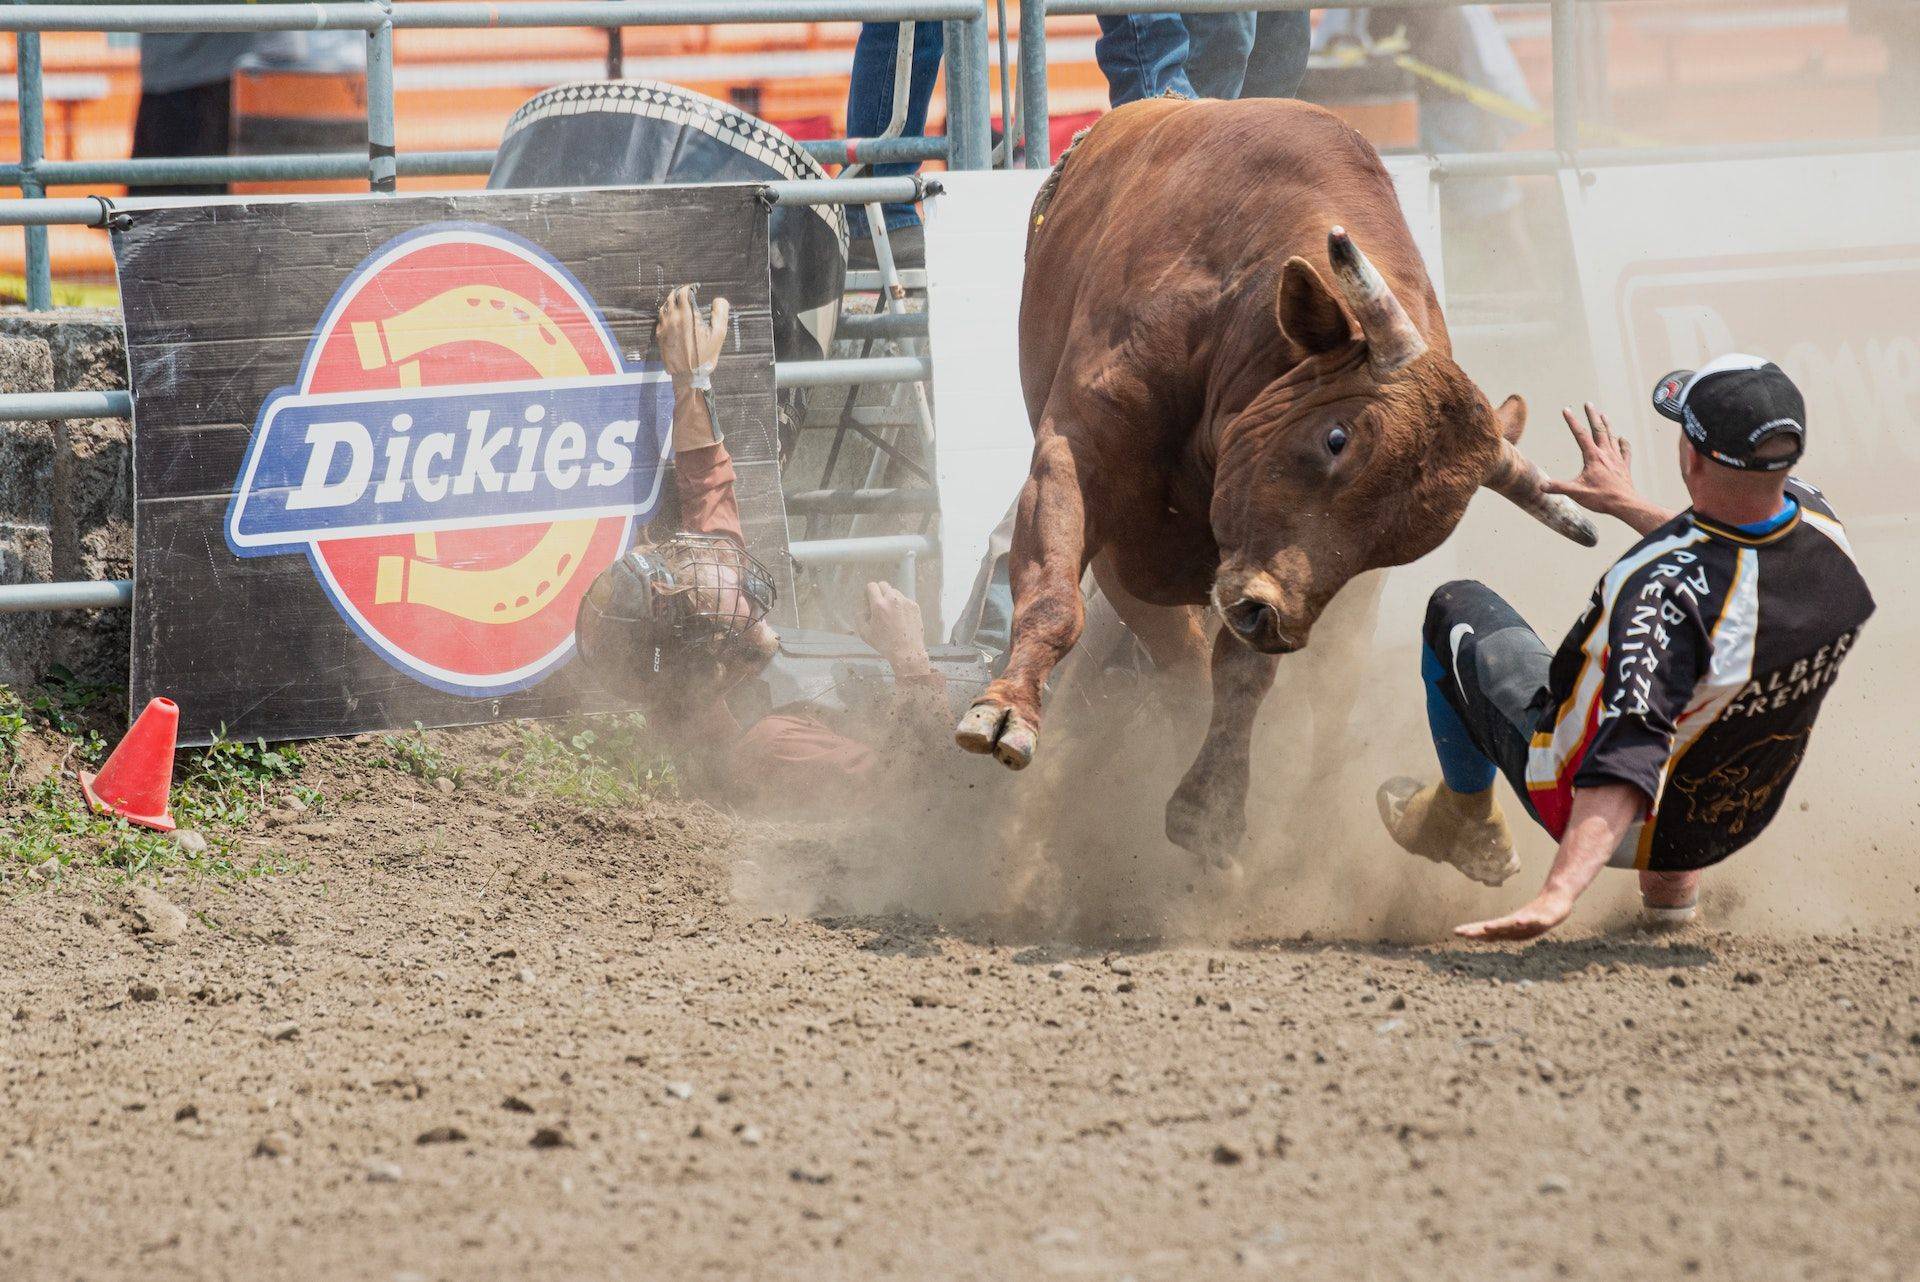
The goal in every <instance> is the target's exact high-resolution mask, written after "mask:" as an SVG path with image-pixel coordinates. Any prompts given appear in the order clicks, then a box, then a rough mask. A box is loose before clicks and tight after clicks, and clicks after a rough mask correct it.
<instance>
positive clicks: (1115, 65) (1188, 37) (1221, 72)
mask: <svg viewBox="0 0 1920 1282" xmlns="http://www.w3.org/2000/svg"><path fill="white" fill-rule="evenodd" d="M1312 39H1313V22H1312V19H1311V18H1309V17H1308V15H1307V14H1306V13H1305V12H1304V11H1303V12H1292V13H1185V14H1182V13H1135V14H1126V15H1119V16H1113V17H1105V18H1101V19H1100V39H1099V41H1098V42H1097V43H1096V44H1095V45H1094V47H1093V55H1094V57H1095V58H1096V59H1097V60H1098V61H1099V63H1100V70H1101V72H1102V73H1103V74H1105V76H1106V77H1107V94H1108V97H1109V98H1110V99H1111V100H1112V102H1113V105H1114V106H1116V107H1119V106H1122V105H1124V104H1126V103H1129V102H1133V101H1134V100H1135V99H1138V98H1158V97H1160V96H1161V95H1162V94H1165V93H1176V94H1179V95H1180V96H1181V97H1183V98H1291V97H1292V96H1293V95H1294V93H1295V92H1296V91H1297V90H1298V89H1299V88H1300V80H1301V77H1303V76H1304V75H1306V72H1307V48H1308V45H1309V44H1310V43H1311V42H1312Z"/></svg>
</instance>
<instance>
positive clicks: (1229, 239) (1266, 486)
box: [956, 99, 1594, 860]
mask: <svg viewBox="0 0 1920 1282" xmlns="http://www.w3.org/2000/svg"><path fill="white" fill-rule="evenodd" d="M1363 245H1364V246H1365V247H1366V251H1365V253H1362V252H1361V249H1360V248H1359V247H1360V246H1363ZM1450 352H1451V349H1450V346H1449V343H1448V339H1447V328H1446V323H1445V321H1444V320H1443V319H1442V317H1441V315H1440V307H1439V303H1438V300H1437V299H1436V298H1435V297H1434V292H1433V286H1432V285H1431V283H1429V281H1428V279H1427V275H1426V271H1425V269H1424V267H1423V266H1422V265H1421V261H1420V254H1419V251H1418V250H1417V249H1415V247H1414V244H1413V238H1412V236H1411V235H1410V234H1409V232H1408V231H1407V226H1406V223H1405V221H1404V220H1403V219H1402V217H1401V215H1400V206H1399V202H1398V200H1397V198H1396V196H1395V194H1394V190H1393V184H1392V182H1391V180H1390V179H1389V178H1388V176H1387V173H1386V170H1385V169H1384V168H1383V167H1382V166H1381V163H1380V158H1379V156H1378V155H1377V154H1376V153H1375V152H1374V150H1373V148H1372V147H1371V146H1369V145H1368V144H1367V142H1366V140H1365V139H1363V138H1361V137H1360V136H1359V135H1358V134H1356V133H1355V132H1354V131H1353V130H1351V129H1349V128H1348V127H1347V126H1346V125H1345V124H1343V123H1342V122H1341V121H1340V119H1339V118H1338V117H1336V116H1334V115H1332V114H1330V113H1328V112H1326V111H1322V110H1320V109H1319V108H1317V107H1313V106H1309V105H1307V104H1304V103H1298V102H1290V101H1282V100H1275V99H1251V100H1247V101H1243V102H1213V101H1206V102H1184V101H1179V100H1174V99H1158V100H1154V101H1148V102H1139V103H1134V104H1132V105H1130V106H1128V107H1126V108H1124V109H1122V110H1119V111H1116V112H1114V113H1112V114H1111V115H1109V116H1107V117H1105V118H1104V119H1103V120H1101V121H1100V123H1099V124H1097V125H1095V126H1094V127H1093V129H1092V130H1091V131H1090V132H1089V133H1088V134H1087V135H1086V136H1085V137H1084V138H1083V139H1082V140H1081V141H1080V142H1079V143H1078V145H1077V146H1075V147H1074V148H1073V149H1072V151H1071V153H1070V155H1069V156H1068V157H1067V158H1066V159H1064V160H1063V161H1062V162H1061V165H1060V168H1059V170H1058V171H1057V172H1056V174H1055V176H1054V179H1053V182H1052V183H1051V184H1050V190H1048V191H1045V192H1043V193H1042V195H1041V198H1040V200H1039V201H1037V202H1036V204H1035V211H1034V215H1033V219H1032V223H1031V226H1030V227H1029V229H1028V236H1027V266H1026V286H1025V290H1024V293H1023V296H1022V298H1021V302H1020V375H1021V382H1022V386H1023V390H1024V392H1025V395H1026V401H1027V411H1028V414H1029V415H1030V417H1031V418H1032V420H1033V432H1034V451H1033V464H1032V470H1031V474H1030V475H1029V477H1028V479H1027V482H1026V485H1025V487H1024V489H1023V490H1022V491H1021V495H1020V505H1019V514H1018V518H1017V522H1018V523H1017V525H1016V528H1015V532H1014V539H1013V548H1012V567H1011V568H1012V578H1013V593H1014V620H1013V647H1012V652H1011V655H1010V657H1009V661H1008V664H1007V669H1006V672H1005V674H1004V675H1003V676H1002V677H1001V678H1000V679H999V680H997V681H995V682H994V683H993V684H992V685H990V686H989V687H988V688H987V689H986V691H985V692H984V693H983V694H982V695H981V697H980V698H979V699H978V700H977V701H976V702H975V704H974V706H973V708H972V709H971V710H970V711H969V712H968V713H967V715H966V716H965V717H964V718H963V719H962V720H961V722H960V726H959V728H958V730H957V731H956V738H957V739H958V741H959V743H960V745H961V746H962V747H964V748H966V749H968V750H969V751H972V752H983V753H984V752H991V753H993V754H994V755H995V756H996V757H998V758H999V759H1000V760H1001V761H1002V762H1004V763H1005V764H1007V765H1008V766H1011V767H1013V768H1014V769H1019V768H1021V767H1023V766H1025V765H1026V764H1027V763H1028V761H1030V760H1031V759H1032V756H1033V751H1034V748H1035V745H1036V744H1037V742H1038V737H1039V730H1040V691H1041V686H1042V685H1043V684H1044V683H1045V682H1046V680H1047V676H1048V674H1049V673H1050V672H1051V671H1052V670H1053V668H1054V665H1055V664H1056V663H1058V662H1059V660H1060V658H1061V657H1062V656H1063V655H1064V654H1065V653H1066V652H1067V651H1068V649H1070V648H1071V647H1072V646H1073V644H1074V642H1075V640H1076V639H1077V638H1078V637H1079V635H1080V629H1081V624H1082V618H1083V615H1082V604H1081V594H1080V581H1081V577H1082V575H1083V573H1084V572H1085V570H1086V568H1087V566H1088V564H1089V563H1090V562H1091V563H1092V564H1093V567H1094V573H1095V576H1096V577H1097V578H1098V579H1099V580H1100V582H1101V584H1102V586H1103V587H1105V588H1106V589H1107V590H1108V592H1109V595H1111V596H1112V597H1113V598H1114V600H1115V603H1116V605H1118V606H1120V607H1121V608H1122V612H1123V613H1124V614H1127V615H1129V617H1128V622H1129V624H1131V625H1132V626H1133V627H1134V629H1135V631H1136V632H1138V633H1140V634H1141V636H1142V639H1143V640H1144V641H1146V643H1147V644H1148V646H1149V648H1150V649H1153V650H1155V652H1156V653H1155V658H1156V659H1159V660H1161V661H1162V662H1165V663H1168V664H1169V665H1175V664H1178V663H1180V662H1181V661H1182V658H1183V656H1184V655H1190V654H1191V653H1192V646H1193V644H1194V642H1195V641H1196V639H1198V638H1200V637H1201V636H1202V633H1201V630H1200V622H1199V620H1200V614H1199V611H1198V610H1197V609H1195V608H1194V607H1198V606H1202V605H1205V604H1207V603H1209V602H1211V604H1212V605H1213V607H1214V608H1215V609H1216V610H1217V611H1218V612H1219V614H1220V617H1221V621H1222V623H1223V625H1224V626H1222V627H1221V629H1220V631H1219V634H1218V636H1217V637H1216V638H1215V640H1214V642H1213V648H1212V678H1213V715H1212V721H1211V724H1210V726H1209V729H1208V732H1207V739H1206V742H1205V744H1204V745H1203V746H1202V748H1201V750H1200V754H1199V757H1198V759H1197V760H1196V761H1195V762H1194V764H1193V766H1192V768H1191V769H1190V770H1188V772H1187V776H1186V778H1185V779H1184V780H1183V781H1182V782H1181V784H1180V786H1179V788H1178V790H1176V791H1175V793H1174V795H1173V798H1172V800H1171V801H1169V802H1168V804H1167V836H1168V837H1169V838H1171V839H1172V840H1173V841H1174V842H1176V843H1178V844H1179V845H1181V846H1184V847H1186V848H1187V849H1189V850H1192V851H1194V852H1195V853H1199V854H1204V855H1207V856H1209V857H1210V858H1213V859H1215V860H1224V859H1225V858H1227V857H1228V856H1229V855H1230V853H1231V852H1232V850H1233V848H1234V847H1235V846H1236V845H1237V844H1238V842H1239V839H1240V837H1241V835H1242V833H1243V832H1244V830H1245V827H1246V791H1247V782H1248V764H1249V753H1250V745H1251V740H1252V731H1253V720H1254V715H1255V713H1256V711H1257V709H1258V706H1259V703H1260V700H1261V698H1262V697H1263V696H1264V695H1265V694H1266V692H1267V690H1268V689H1269V688H1270V687H1271V686H1272V684H1273V679H1274V673H1275V669H1276V666H1277V664H1278V656H1279V655H1281V654H1285V653H1288V652H1290V651H1293V650H1297V649H1299V648H1300V647H1301V646H1303V645H1305V644H1306V643H1307V636H1308V633H1309V632H1310V630H1311V629H1312V627H1313V624H1314V620H1315V619H1317V618H1318V617H1319V615H1320V612H1321V610H1322V609H1323V608H1325V606H1326V604H1327V602H1328V601H1329V600H1330V599H1332V597H1333V595H1334V594H1335V593H1336V592H1338V591H1339V590H1340V588H1341V586H1342V585H1343V584H1345V583H1346V582H1347V581H1348V580H1349V579H1351V578H1353V577H1354V576H1355V575H1357V574H1360V573H1361V572H1363V571H1365V570H1370V569H1373V568H1376V567H1379V566H1388V565H1401V564H1405V563H1406V562H1409V561H1412V560H1415V559H1417V558H1418V557H1421V556H1423V555H1425V554H1426V553H1427V552H1429V551H1431V550H1432V549H1433V548H1435V547H1436V546H1438V545H1439V544H1440V542H1441V541H1442V540H1443V539H1445V538H1446V537H1447V535H1448V534H1450V533H1451V532H1452V531H1453V528H1454V526H1455V525H1456V524H1458V523H1459V521H1460V518H1461V517H1462V516H1463V515H1464V514H1465V512H1466V510H1467V503H1468V501H1469V500H1470V499H1472V497H1473V495H1474V492H1475V491H1476V490H1477V489H1479V488H1480V487H1481V486H1483V485H1484V486H1487V487H1489V488H1491V489H1494V490H1497V491H1498V492H1499V493H1501V494H1503V495H1505V496H1506V497H1507V498H1509V499H1511V500H1513V501H1514V502H1515V503H1517V504H1519V505H1520V506H1521V507H1523V508H1525V509H1526V510H1527V511H1528V512H1530V513H1532V514H1533V515H1535V516H1537V517H1539V518H1540V519H1541V520H1542V521H1544V522H1546V523H1547V524H1548V525H1550V526H1552V527H1553V528H1554V529H1556V530H1558V531H1560V532H1561V533H1562V534H1565V535H1567V536H1568V537H1570V538H1573V539H1575V540H1577V541H1579V542H1582V543H1586V544H1588V545H1591V544H1592V543H1593V542H1594V531H1593V527H1592V526H1591V525H1590V524H1589V523H1588V522H1587V521H1586V520H1585V519H1584V518H1582V517H1581V516H1580V515H1579V514H1578V513H1577V511H1576V510H1574V509H1573V508H1572V506H1571V505H1570V504H1568V503H1566V502H1565V501H1564V500H1561V499H1558V498H1555V497H1553V496H1550V495H1547V494H1545V493H1544V492H1543V491H1542V489H1541V485H1542V476H1541V474H1540V472H1539V470H1538V469H1537V468H1535V467H1534V466H1533V465H1532V464H1530V463H1528V462H1527V461H1526V460H1525V459H1524V458H1523V457H1521V455H1520V453H1519V451H1518V450H1517V449H1516V448H1515V445H1514V443H1515V442H1516V441H1518V440H1519V437H1520V432H1521V429H1522V428H1523V427H1524V426H1525V424H1526V405H1525V403H1524V402H1523V401H1521V399H1520V398H1519V397H1517V396H1512V397H1508V398H1507V400H1506V401H1505V402H1504V403H1503V404H1501V405H1500V406H1499V407H1498V408H1497V409H1496V408H1495V407H1494V406H1493V405H1491V404H1490V403H1489V402H1488V400H1487V398H1486V397H1485V396H1484V395H1482V394H1481V392H1480V390H1479V389H1478V388H1477V387H1475V386H1474V384H1473V383H1472V381H1470V380H1469V379H1468V378H1467V376H1466V375H1465V374H1464V373H1463V372H1462V371H1461V369H1460V367H1459V366H1458V365H1456V364H1454V362H1453V358H1452V356H1451V354H1450ZM1151 607H1184V617H1183V618H1181V617H1180V616H1175V615H1171V614H1169V612H1167V611H1164V610H1160V611H1154V610H1152V609H1151ZM1156 614H1157V615H1159V616H1160V617H1159V618H1154V617H1152V616H1153V615H1156ZM1176 618H1178V619H1179V621H1178V622H1175V623H1173V624H1172V625H1171V626H1170V625H1169V620H1170V619H1176Z"/></svg>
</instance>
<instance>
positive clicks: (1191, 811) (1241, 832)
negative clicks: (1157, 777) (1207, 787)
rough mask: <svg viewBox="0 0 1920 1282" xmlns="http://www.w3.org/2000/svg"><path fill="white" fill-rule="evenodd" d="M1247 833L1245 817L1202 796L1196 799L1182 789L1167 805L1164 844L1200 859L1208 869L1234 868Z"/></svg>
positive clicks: (1193, 792)
mask: <svg viewBox="0 0 1920 1282" xmlns="http://www.w3.org/2000/svg"><path fill="white" fill-rule="evenodd" d="M1246 832H1247V820H1246V816H1245V814H1243V813H1240V812H1239V811H1238V810H1237V809H1235V808H1233V807H1225V806H1221V805H1220V804H1218V803H1217V802H1214V801H1212V799H1211V798H1210V797H1208V796H1207V795H1206V794H1205V793H1199V794H1198V795H1196V792H1195V790H1189V789H1188V788H1187V787H1186V786H1184V785H1182V786H1181V788H1180V789H1179V790H1178V791H1176V792H1175V793H1174V794H1173V796H1172V797H1171V798H1170V799H1169V800H1168V801H1167V840H1168V841H1171V842H1172V843H1173V844H1174V845H1176V846H1178V847H1180V848H1181V849H1182V850H1185V851H1187V852H1189V853H1190V854H1194V855H1197V856H1199V857H1200V858H1201V859H1203V860H1205V861H1206V863H1207V866H1208V867H1210V868H1221V869H1231V868H1234V867H1235V866H1236V865H1237V859H1236V857H1237V856H1238V854H1239V851H1240V839H1241V838H1242V837H1244V836H1246Z"/></svg>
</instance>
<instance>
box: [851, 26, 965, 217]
mask: <svg viewBox="0 0 1920 1282" xmlns="http://www.w3.org/2000/svg"><path fill="white" fill-rule="evenodd" d="M945 37H946V30H945V28H944V27H943V26H942V25H941V24H940V23H938V22H916V23H915V24H914V25H913V76H912V79H911V80H910V81H909V82H908V86H907V119H906V126H905V128H903V129H902V130H901V132H900V136H901V137H903V138H920V137H923V136H924V135H925V133H926V128H927V104H928V103H929V102H930V101H932V99H933V82H934V81H935V80H936V79H937V78H938V77H939V75H940V54H941V51H942V48H943V47H944V44H945ZM899 53H900V24H899V23H897V22H867V23H862V24H861V26H860V40H859V42H858V43H857V44H855V45H854V47H853V78H852V80H851V81H850V82H849V83H848V85H847V137H849V138H872V137H875V136H876V135H878V134H879V133H880V132H881V131H882V130H884V129H885V128H886V127H887V126H888V125H889V124H891V123H893V64H894V59H895V58H897V57H898V56H899ZM919 168H920V166H919V165H917V164H911V163H904V162H902V163H896V164H890V165H874V166H873V167H872V168H871V169H870V170H868V172H869V173H871V174H872V175H873V176H874V177H876V178H897V177H899V176H900V175H902V174H911V173H914V172H915V171H917V170H918V169H919ZM885 208H886V217H887V230H888V231H894V230H897V229H899V228H902V227H912V226H914V225H916V224H918V223H919V221H920V215H919V214H918V213H917V212H915V210H914V208H913V206H912V205H909V204H900V205H888V206H886V207H885ZM847 228H848V230H849V231H850V232H851V233H852V234H853V235H855V236H865V235H867V234H868V231H867V214H866V211H865V210H863V209H860V208H858V207H849V208H848V210H847Z"/></svg>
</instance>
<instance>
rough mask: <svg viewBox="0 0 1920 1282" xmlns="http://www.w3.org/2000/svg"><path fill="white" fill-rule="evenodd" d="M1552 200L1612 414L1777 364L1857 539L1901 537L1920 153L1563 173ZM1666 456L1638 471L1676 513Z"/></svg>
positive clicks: (1631, 415) (1907, 501)
mask: <svg viewBox="0 0 1920 1282" xmlns="http://www.w3.org/2000/svg"><path fill="white" fill-rule="evenodd" d="M1562 188H1563V191H1564V193H1565V199H1566V204H1567V214H1568V219H1569V222H1570V224H1571V227H1572V232H1573V243H1574V251H1575V257H1576V261H1577V264H1578V267H1579V271H1580V275H1581V282H1582V288H1583V293H1584V296H1585V305H1586V313H1587V323H1588V327H1589V330H1590V332H1591V340H1592V343H1593V350H1594V360H1595V364H1596V366H1597V370H1598V373H1599V377H1600V383H1601V388H1600V390H1601V392H1602V393H1603V394H1604V396H1605V398H1606V403H1607V404H1609V405H1614V406H1618V407H1621V411H1620V412H1621V416H1622V417H1623V418H1625V419H1627V420H1628V421H1629V422H1631V421H1632V420H1633V419H1636V418H1641V417H1644V416H1643V414H1642V411H1643V410H1645V407H1646V405H1647V401H1648V396H1649V392H1650V390H1651V388H1652V387H1653V384H1654V383H1655V381H1656V380H1658V379H1659V378H1660V377H1661V375H1663V374H1665V373H1667V372H1668V371H1669V370H1672V369H1679V368H1689V369H1690V368H1695V367H1697V366H1699V365H1700V364H1701V363H1702V362H1704V361H1706V360H1707V359H1709V358H1711V357H1712V356H1714V355H1717V354H1719V353H1722V352H1728V351H1745V352H1752V353H1755V354H1756V355H1761V356H1766V357H1769V358H1771V359H1773V360H1775V361H1778V362H1779V363H1780V365H1781V367H1782V368H1783V369H1785V370H1786V371H1787V373H1788V374H1789V375H1790V376H1791V377H1792V378H1793V380H1794V382H1795V383H1797V384H1798V385H1799V386H1800V389H1801V391H1802V392H1803V393H1804V394H1805V395H1806V398H1807V415H1808V420H1809V422H1808V430H1809V436H1810V449H1809V453H1808V458H1807V462H1806V473H1807V476H1808V478H1809V479H1811V480H1815V481H1816V482H1819V481H1821V479H1822V478H1825V484H1826V485H1827V486H1828V487H1829V488H1831V489H1833V490H1834V491H1835V498H1836V501H1837V502H1839V503H1840V504H1841V506H1842V509H1843V510H1842V515H1843V516H1845V517H1846V518H1847V519H1848V521H1849V523H1850V524H1852V525H1853V526H1854V527H1855V529H1856V530H1865V529H1869V528H1882V527H1889V526H1899V527H1904V526H1906V525H1907V523H1908V522H1909V521H1910V519H1911V518H1910V516H1909V513H1910V512H1911V511H1912V509H1913V505H1914V490H1913V483H1914V481H1915V479H1916V478H1917V477H1920V218H1916V215H1915V210H1916V209H1917V208H1920V156H1916V155H1914V154H1913V153H1911V152H1895V153H1886V154H1880V155H1866V156H1829V157H1808V158H1799V159H1786V160H1755V161H1728V162H1723V163H1719V164H1708V165H1650V166H1643V167H1637V168H1622V169H1602V170H1598V171H1592V172H1587V173H1567V174H1565V175H1563V177H1562ZM1627 407H1631V409H1630V410H1629V409H1628V408H1627ZM1647 412H1649V413H1650V411H1647ZM1670 460H1671V454H1670V453H1669V452H1663V451H1660V450H1651V451H1643V452H1642V458H1641V460H1640V462H1639V469H1640V471H1641V472H1642V482H1643V484H1645V485H1647V486H1649V487H1650V488H1651V489H1653V490H1654V491H1655V492H1656V493H1658V494H1660V496H1661V497H1662V498H1665V499H1668V500H1670V501H1673V502H1675V503H1678V502H1680V501H1681V497H1680V495H1679V494H1678V493H1677V492H1676V483H1675V478H1674V469H1673V467H1672V466H1671V461H1670Z"/></svg>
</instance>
